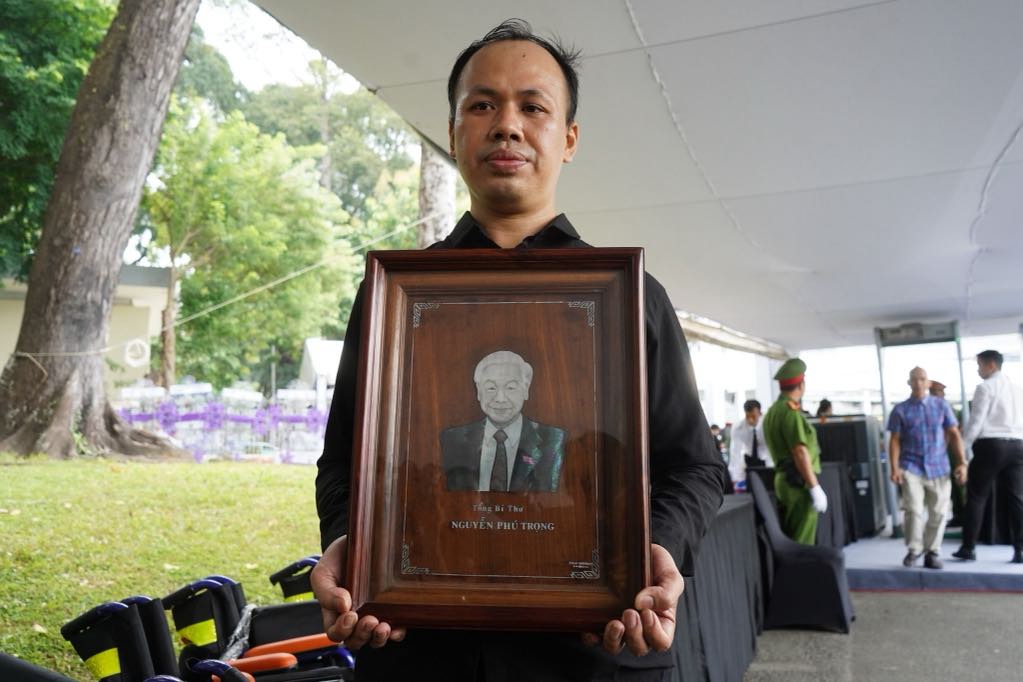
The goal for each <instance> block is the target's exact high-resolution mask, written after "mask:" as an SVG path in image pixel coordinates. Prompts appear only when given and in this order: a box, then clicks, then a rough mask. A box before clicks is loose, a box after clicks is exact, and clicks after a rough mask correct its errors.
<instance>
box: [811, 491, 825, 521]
mask: <svg viewBox="0 0 1023 682" xmlns="http://www.w3.org/2000/svg"><path fill="white" fill-rule="evenodd" d="M810 497H811V498H813V508H814V509H816V510H817V513H818V514H823V513H824V512H826V511H827V510H828V496H827V495H825V494H824V488H822V487H820V484H818V485H815V486H814V487H812V488H810Z"/></svg>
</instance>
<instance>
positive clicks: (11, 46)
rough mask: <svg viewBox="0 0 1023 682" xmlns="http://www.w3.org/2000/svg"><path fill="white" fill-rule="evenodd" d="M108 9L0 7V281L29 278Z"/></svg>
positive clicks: (22, 0) (17, 2)
mask: <svg viewBox="0 0 1023 682" xmlns="http://www.w3.org/2000/svg"><path fill="white" fill-rule="evenodd" d="M114 9H115V7H114V3H112V2H109V1H104V0H46V2H39V0H3V2H0V160H2V163H0V277H17V278H19V279H24V278H25V277H26V276H27V275H28V268H29V264H30V259H31V254H32V250H33V248H34V247H35V243H36V241H37V240H38V238H39V230H40V229H41V226H42V218H43V213H44V212H45V210H46V205H47V203H49V199H50V191H51V189H52V187H53V173H54V170H55V169H56V166H57V159H58V158H59V157H60V150H61V146H62V145H63V142H64V134H65V131H66V130H67V126H68V121H69V120H70V117H71V108H72V107H73V106H74V103H75V96H76V94H77V92H78V86H79V85H80V84H81V82H82V78H84V76H85V73H86V71H87V70H88V68H89V64H90V62H91V61H92V57H93V54H94V53H95V51H96V48H97V47H98V46H99V43H100V41H101V40H102V39H103V36H104V35H105V34H106V30H107V27H108V26H109V25H110V22H111V20H112V19H113V17H114Z"/></svg>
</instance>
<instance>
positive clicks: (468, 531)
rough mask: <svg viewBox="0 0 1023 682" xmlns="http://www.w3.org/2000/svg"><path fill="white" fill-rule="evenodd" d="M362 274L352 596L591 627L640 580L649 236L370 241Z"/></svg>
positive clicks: (388, 609)
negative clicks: (593, 240)
mask: <svg viewBox="0 0 1023 682" xmlns="http://www.w3.org/2000/svg"><path fill="white" fill-rule="evenodd" d="M366 284H367V288H366V292H365V299H364V314H363V325H364V326H363V328H362V330H361V331H362V353H361V355H360V360H359V363H360V364H359V376H360V381H359V395H358V407H357V411H356V429H355V430H356V437H355V443H354V448H355V449H354V457H353V471H352V495H351V505H352V508H351V516H350V528H349V535H348V538H349V540H348V558H347V566H346V571H347V580H346V583H347V584H348V585H349V586H350V589H351V592H352V598H353V601H354V606H355V608H356V610H358V611H359V613H360V614H372V615H375V616H377V617H378V618H380V619H381V620H386V621H387V622H390V623H392V624H399V625H407V626H413V627H415V626H430V627H452V628H486V629H511V630H558V631H602V629H603V627H604V625H605V624H606V623H607V621H608V620H610V619H612V618H617V617H619V616H620V615H621V612H622V610H623V609H625V608H629V607H631V605H632V602H633V600H634V598H635V595H636V593H637V592H639V591H640V590H641V589H642V588H643V587H645V586H646V585H648V584H649V583H650V556H649V554H650V529H649V482H648V481H649V474H648V470H647V466H648V465H647V443H648V440H647V425H646V418H647V406H646V367H645V333H644V313H643V255H642V250H641V249H632V248H615V249H603V248H592V249H558V250H539V249H532V250H498V249H485V250H429V251H380V252H372V253H370V254H369V256H368V261H367V278H366Z"/></svg>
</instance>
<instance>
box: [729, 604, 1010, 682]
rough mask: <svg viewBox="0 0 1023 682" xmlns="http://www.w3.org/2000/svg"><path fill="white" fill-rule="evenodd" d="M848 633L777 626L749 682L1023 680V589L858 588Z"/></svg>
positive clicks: (766, 637) (762, 645) (763, 640)
mask: <svg viewBox="0 0 1023 682" xmlns="http://www.w3.org/2000/svg"><path fill="white" fill-rule="evenodd" d="M853 606H854V608H855V609H856V621H855V622H854V623H853V627H852V632H851V634H849V635H838V634H831V633H826V632H812V631H796V630H771V631H768V632H765V633H764V634H763V635H762V636H761V637H760V639H759V640H758V643H757V657H756V659H755V660H754V661H753V663H752V664H751V665H750V668H749V670H748V671H747V672H746V675H745V677H743V682H821V681H826V682H851V681H853V680H864V681H867V682H934V681H935V680H956V681H957V682H970V681H972V680H981V681H983V682H993V681H994V680H1023V635H1021V628H1023V594H998V593H964V592H887V593H886V592H854V593H853Z"/></svg>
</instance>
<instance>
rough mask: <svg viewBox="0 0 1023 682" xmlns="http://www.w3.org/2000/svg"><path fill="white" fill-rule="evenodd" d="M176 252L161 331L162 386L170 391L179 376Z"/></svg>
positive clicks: (172, 252) (172, 253) (172, 255)
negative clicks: (176, 345)
mask: <svg viewBox="0 0 1023 682" xmlns="http://www.w3.org/2000/svg"><path fill="white" fill-rule="evenodd" d="M174 262H175V261H174V251H173V250H171V271H170V275H171V276H170V286H169V287H168V288H167V307H166V308H164V309H163V329H161V330H160V340H161V341H162V343H161V344H160V385H161V386H163V387H164V388H167V389H170V387H171V386H172V385H173V384H174V380H175V375H176V374H177V366H176V365H177V349H176V348H175V345H174V342H175V340H176V339H177V330H176V329H175V328H174V324H175V323H176V322H177V319H178V297H177V288H178V269H177V267H176V266H174V265H173V263H174Z"/></svg>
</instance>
